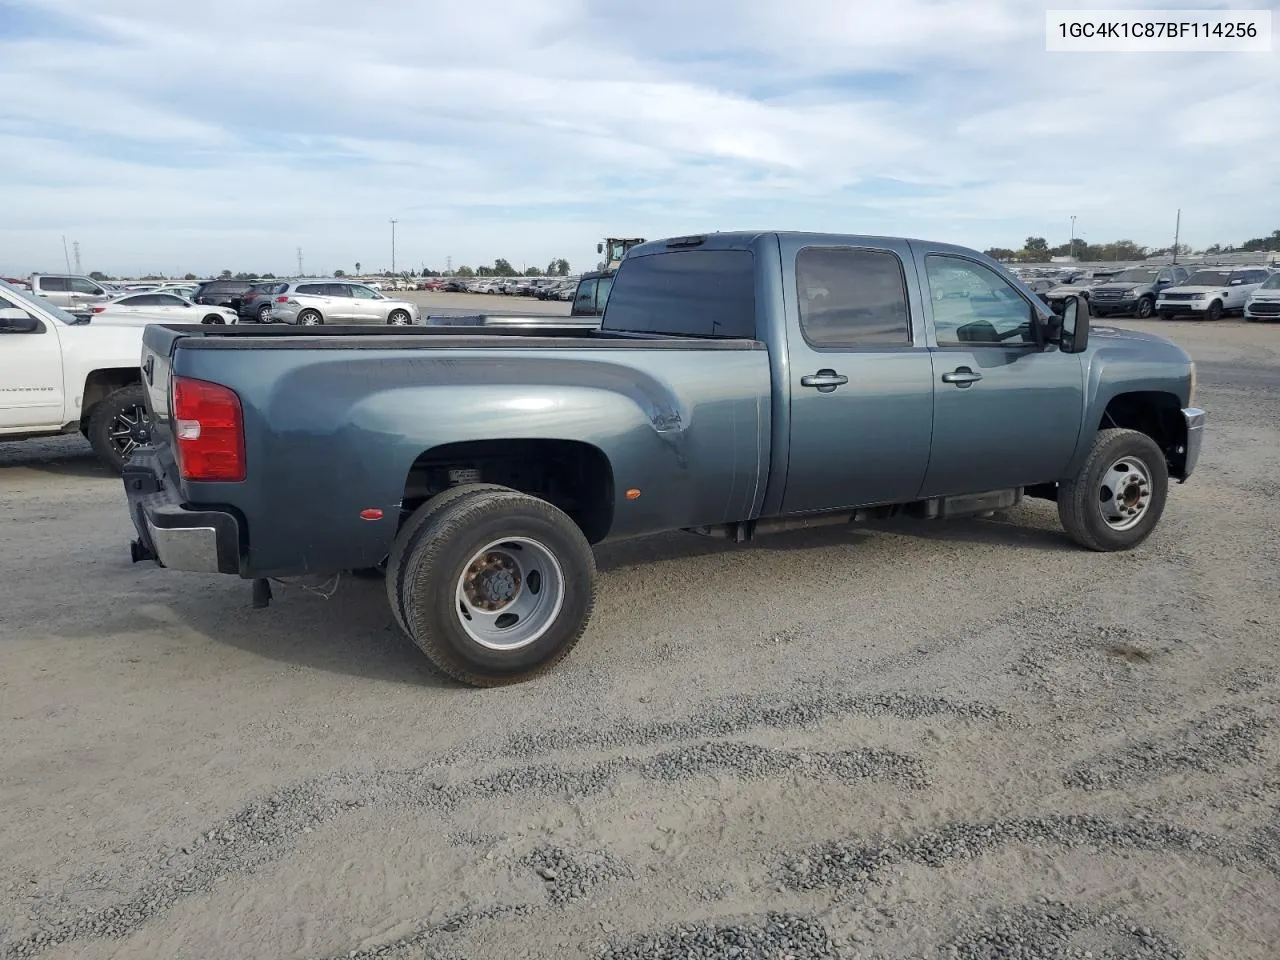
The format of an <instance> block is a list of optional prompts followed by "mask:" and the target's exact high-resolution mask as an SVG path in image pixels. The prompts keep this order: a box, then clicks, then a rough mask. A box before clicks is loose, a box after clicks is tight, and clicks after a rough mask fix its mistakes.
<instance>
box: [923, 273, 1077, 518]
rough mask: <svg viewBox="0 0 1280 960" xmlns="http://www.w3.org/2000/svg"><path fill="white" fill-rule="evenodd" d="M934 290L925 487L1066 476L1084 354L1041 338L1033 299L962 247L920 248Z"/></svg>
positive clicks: (932, 490) (998, 484)
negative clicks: (948, 249) (1045, 344)
mask: <svg viewBox="0 0 1280 960" xmlns="http://www.w3.org/2000/svg"><path fill="white" fill-rule="evenodd" d="M916 262H917V269H918V273H919V275H920V276H921V278H922V279H923V283H924V288H925V290H926V291H927V295H928V304H927V310H928V314H929V322H930V336H931V339H932V346H931V349H930V355H931V358H932V362H933V377H934V395H933V396H934V408H933V446H932V452H931V455H930V458H929V471H928V473H927V475H926V476H925V481H924V486H923V488H922V489H921V496H923V497H933V496H944V495H947V494H961V493H979V492H983V491H987V490H1003V489H1010V488H1013V487H1019V486H1027V485H1030V484H1035V483H1047V482H1050V481H1054V480H1059V479H1061V478H1062V477H1063V475H1064V473H1065V471H1066V468H1067V465H1068V463H1069V462H1070V460H1071V457H1072V454H1073V453H1074V451H1075V447H1076V439H1077V438H1078V436H1079V434H1080V429H1081V419H1082V417H1083V416H1084V368H1083V363H1082V360H1081V356H1080V355H1079V354H1066V353H1062V352H1061V351H1060V350H1058V348H1057V347H1053V346H1050V347H1048V348H1046V349H1041V348H1040V347H1039V346H1037V345H1036V342H1035V333H1034V330H1033V326H1032V323H1033V319H1032V318H1033V317H1034V316H1035V315H1036V314H1037V313H1040V312H1041V311H1039V309H1038V308H1037V307H1036V306H1034V305H1033V304H1032V302H1031V300H1030V299H1028V298H1027V297H1026V296H1024V295H1023V293H1022V292H1021V291H1020V290H1018V289H1017V288H1016V287H1014V286H1013V284H1011V283H1009V282H1008V281H1007V280H1006V279H1005V278H1004V277H1002V276H1001V275H1000V274H999V273H998V272H996V271H995V270H993V269H991V268H990V267H989V266H987V265H985V264H983V263H980V262H978V261H976V260H971V259H969V258H967V257H964V256H962V255H959V254H956V253H951V252H947V253H943V252H929V251H928V250H927V249H926V250H920V249H917V250H916Z"/></svg>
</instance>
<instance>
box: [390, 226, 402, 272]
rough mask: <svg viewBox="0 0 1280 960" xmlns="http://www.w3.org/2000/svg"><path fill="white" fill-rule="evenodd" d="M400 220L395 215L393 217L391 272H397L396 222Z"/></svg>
mask: <svg viewBox="0 0 1280 960" xmlns="http://www.w3.org/2000/svg"><path fill="white" fill-rule="evenodd" d="M399 222H400V221H399V220H397V219H396V218H395V217H392V218H391V274H392V276H394V275H395V272H396V224H397V223H399Z"/></svg>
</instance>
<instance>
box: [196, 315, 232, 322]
mask: <svg viewBox="0 0 1280 960" xmlns="http://www.w3.org/2000/svg"><path fill="white" fill-rule="evenodd" d="M200 322H201V323H205V324H211V323H226V322H227V321H226V319H225V318H224V317H223V316H222V314H220V313H211V314H209V315H208V316H207V317H205V318H204V319H203V320H201V321H200Z"/></svg>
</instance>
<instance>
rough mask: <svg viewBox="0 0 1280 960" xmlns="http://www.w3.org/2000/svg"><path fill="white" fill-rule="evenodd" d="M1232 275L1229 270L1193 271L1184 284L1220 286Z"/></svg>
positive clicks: (1186, 285) (1185, 285) (1191, 285)
mask: <svg viewBox="0 0 1280 960" xmlns="http://www.w3.org/2000/svg"><path fill="white" fill-rule="evenodd" d="M1230 277H1231V271H1229V270H1201V271H1200V272H1199V273H1193V274H1192V275H1191V276H1190V277H1188V278H1187V281H1186V282H1185V283H1184V284H1183V286H1184V287H1220V286H1222V285H1223V284H1224V283H1226V282H1227V280H1228V279H1230Z"/></svg>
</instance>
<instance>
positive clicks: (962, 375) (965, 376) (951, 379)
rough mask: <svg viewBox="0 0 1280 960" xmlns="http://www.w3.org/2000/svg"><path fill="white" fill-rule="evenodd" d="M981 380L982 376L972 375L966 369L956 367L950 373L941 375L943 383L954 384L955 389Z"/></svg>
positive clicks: (971, 372) (978, 374) (970, 371)
mask: <svg viewBox="0 0 1280 960" xmlns="http://www.w3.org/2000/svg"><path fill="white" fill-rule="evenodd" d="M981 379H982V374H980V373H974V372H973V371H972V370H970V369H969V368H968V367H957V368H956V369H955V370H953V371H951V372H950V373H944V374H943V375H942V382H943V383H954V384H955V385H956V386H957V387H967V386H969V384H971V383H977V382H978V381H979V380H981Z"/></svg>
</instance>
